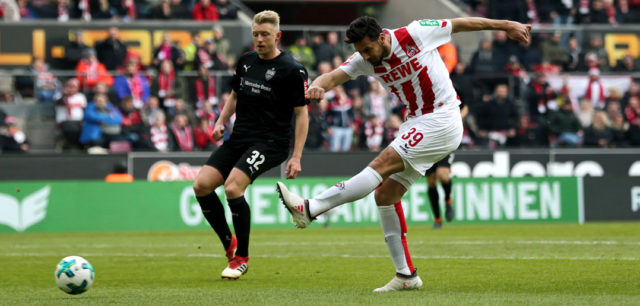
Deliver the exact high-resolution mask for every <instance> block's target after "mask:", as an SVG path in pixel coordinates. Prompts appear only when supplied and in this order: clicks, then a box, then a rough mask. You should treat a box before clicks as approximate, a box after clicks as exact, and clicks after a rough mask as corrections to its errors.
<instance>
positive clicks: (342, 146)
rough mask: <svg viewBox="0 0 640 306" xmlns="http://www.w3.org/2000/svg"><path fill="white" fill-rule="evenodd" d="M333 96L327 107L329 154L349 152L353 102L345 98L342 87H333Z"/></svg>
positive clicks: (351, 136) (353, 119) (351, 139)
mask: <svg viewBox="0 0 640 306" xmlns="http://www.w3.org/2000/svg"><path fill="white" fill-rule="evenodd" d="M333 91H334V93H335V96H334V97H333V99H328V100H329V105H328V107H327V113H326V116H327V118H326V119H327V122H328V126H329V128H328V133H329V136H330V137H331V138H330V143H331V152H340V151H343V152H344V151H349V150H351V144H352V142H353V124H354V121H355V112H354V108H353V100H352V99H351V98H349V96H347V94H346V93H345V91H344V88H343V87H342V86H338V87H335V89H334V90H333Z"/></svg>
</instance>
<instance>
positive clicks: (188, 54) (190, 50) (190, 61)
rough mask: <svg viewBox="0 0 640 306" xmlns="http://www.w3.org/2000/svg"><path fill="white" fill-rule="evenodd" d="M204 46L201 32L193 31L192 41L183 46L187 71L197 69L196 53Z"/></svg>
mask: <svg viewBox="0 0 640 306" xmlns="http://www.w3.org/2000/svg"><path fill="white" fill-rule="evenodd" d="M201 48H202V40H201V39H200V32H192V33H191V43H190V44H188V45H187V46H185V47H184V48H182V53H184V60H185V63H186V64H185V66H184V70H185V71H191V70H196V69H197V68H196V64H195V60H196V53H197V52H198V50H200V49H201Z"/></svg>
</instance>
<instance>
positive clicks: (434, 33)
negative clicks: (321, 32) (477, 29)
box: [340, 19, 460, 116]
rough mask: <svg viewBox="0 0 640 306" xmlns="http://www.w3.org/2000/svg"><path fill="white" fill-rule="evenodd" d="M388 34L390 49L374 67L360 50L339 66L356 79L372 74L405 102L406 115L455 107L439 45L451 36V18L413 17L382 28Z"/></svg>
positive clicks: (455, 96)
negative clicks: (395, 26)
mask: <svg viewBox="0 0 640 306" xmlns="http://www.w3.org/2000/svg"><path fill="white" fill-rule="evenodd" d="M384 31H385V33H389V35H390V36H391V52H390V53H389V55H388V56H387V57H385V58H383V59H382V64H381V65H380V66H376V67H374V66H373V65H372V64H371V63H369V62H368V61H366V60H364V58H362V56H361V55H360V53H358V52H356V53H354V54H353V55H352V56H351V57H350V58H349V59H347V61H345V62H344V64H342V66H340V69H342V70H343V71H344V72H345V73H347V74H348V75H349V77H351V79H355V78H356V77H358V76H360V75H371V76H373V77H375V78H376V79H377V80H378V81H380V83H381V84H382V85H383V86H384V87H385V88H386V89H387V90H388V91H390V92H391V93H393V94H395V95H396V96H397V97H398V98H399V99H400V100H401V101H402V102H403V103H404V104H406V105H407V110H408V116H420V115H424V114H428V113H432V112H434V111H438V110H440V109H452V108H454V107H458V105H459V104H460V101H459V100H458V98H457V94H456V91H455V90H454V89H453V84H452V83H451V79H450V78H449V71H448V70H447V68H446V67H445V65H444V62H442V58H441V57H440V54H439V53H438V47H439V46H441V45H443V44H445V43H447V42H448V41H449V40H451V21H450V20H447V19H441V20H430V19H424V20H416V21H413V22H412V23H410V24H409V25H408V26H406V27H402V28H399V29H394V30H386V29H385V30H384Z"/></svg>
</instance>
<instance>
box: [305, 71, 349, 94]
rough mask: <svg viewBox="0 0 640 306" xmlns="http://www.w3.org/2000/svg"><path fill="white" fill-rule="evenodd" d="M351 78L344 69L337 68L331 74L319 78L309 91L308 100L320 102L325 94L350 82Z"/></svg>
mask: <svg viewBox="0 0 640 306" xmlns="http://www.w3.org/2000/svg"><path fill="white" fill-rule="evenodd" d="M350 79H351V78H350V77H349V75H348V74H347V73H346V72H344V71H343V70H342V69H340V68H337V69H335V70H333V71H331V72H329V73H325V74H323V75H321V76H319V77H317V78H316V79H315V80H314V81H313V82H312V83H311V86H309V89H308V90H307V98H308V99H310V100H312V101H314V102H318V101H320V100H322V99H323V98H324V93H325V92H327V91H329V90H331V89H332V88H334V87H336V86H338V85H341V84H343V83H345V82H346V81H349V80H350Z"/></svg>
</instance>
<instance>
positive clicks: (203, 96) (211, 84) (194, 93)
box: [189, 66, 218, 106]
mask: <svg viewBox="0 0 640 306" xmlns="http://www.w3.org/2000/svg"><path fill="white" fill-rule="evenodd" d="M189 88H190V90H191V94H190V101H192V103H193V102H195V104H196V105H198V106H200V105H202V103H203V102H204V101H209V103H210V104H211V105H216V104H218V96H217V94H216V78H215V76H213V75H210V74H209V70H207V68H206V67H205V66H200V69H198V77H197V78H195V79H193V81H192V84H191V86H189Z"/></svg>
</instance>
